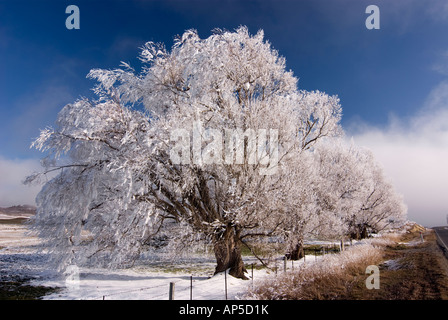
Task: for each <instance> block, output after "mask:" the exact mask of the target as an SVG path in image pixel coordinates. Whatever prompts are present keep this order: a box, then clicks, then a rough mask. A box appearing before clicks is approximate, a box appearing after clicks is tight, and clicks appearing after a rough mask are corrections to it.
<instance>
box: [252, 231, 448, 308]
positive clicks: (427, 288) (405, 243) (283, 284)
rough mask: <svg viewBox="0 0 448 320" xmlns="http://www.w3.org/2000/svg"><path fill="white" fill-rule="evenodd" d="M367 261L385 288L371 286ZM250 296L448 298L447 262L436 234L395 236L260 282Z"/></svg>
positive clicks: (290, 298)
mask: <svg viewBox="0 0 448 320" xmlns="http://www.w3.org/2000/svg"><path fill="white" fill-rule="evenodd" d="M368 265H378V266H379V270H380V288H379V289H371V290H368V289H367V288H366V284H365V281H366V279H367V277H368V275H367V274H366V273H365V270H366V267H367V266H368ZM248 298H254V299H280V300H281V299H286V300H316V299H325V300H328V299H343V300H423V299H431V300H436V299H448V260H447V259H446V258H445V257H444V255H443V252H442V251H441V250H440V248H439V247H438V245H437V243H436V239H435V235H434V232H432V231H429V232H427V233H426V234H425V242H424V243H421V241H420V233H417V232H416V233H411V234H409V233H408V234H403V235H399V236H397V235H391V236H388V237H387V238H380V239H372V240H370V241H367V242H366V243H365V244H363V245H356V246H353V247H351V248H349V249H347V250H346V251H344V252H342V253H340V254H334V255H328V256H326V257H324V258H323V259H322V260H320V261H318V262H317V263H316V264H314V265H313V264H309V263H308V264H306V265H303V266H301V268H300V269H298V270H296V271H294V272H290V273H286V274H282V275H278V276H277V277H275V278H273V279H269V280H266V281H264V282H259V283H256V284H255V286H254V288H253V289H252V290H251V292H250V293H249V296H248Z"/></svg>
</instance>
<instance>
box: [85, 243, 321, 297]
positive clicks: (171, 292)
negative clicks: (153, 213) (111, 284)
mask: <svg viewBox="0 0 448 320" xmlns="http://www.w3.org/2000/svg"><path fill="white" fill-rule="evenodd" d="M314 251H315V254H314V256H315V259H314V260H315V261H317V260H318V257H317V256H318V255H319V254H318V253H320V255H322V256H323V255H325V254H328V253H329V252H325V249H323V248H321V249H319V250H318V249H315V250H314ZM280 259H281V260H283V268H282V267H281V264H280V267H279V266H278V264H277V263H278V260H279V259H276V260H275V267H274V271H275V274H277V273H278V271H281V270H282V269H283V272H287V271H291V270H292V271H294V260H290V261H291V268H289V267H288V260H287V259H286V258H285V257H282V258H280ZM303 263H305V257H304V260H303ZM250 270H251V271H250V272H251V276H250V281H251V285H252V286H253V284H254V272H253V271H254V263H252V264H251V269H250ZM227 272H228V270H227V271H226V272H225V274H224V279H223V280H222V281H223V282H224V284H223V287H222V292H223V295H222V296H223V299H224V298H225V299H226V300H227V299H228V297H229V296H228V294H229V292H228V280H227ZM199 278H203V277H199ZM167 280H168V279H167ZM187 281H188V282H189V284H188V285H186V286H181V287H180V288H179V287H178V286H177V285H176V286H174V284H178V283H179V284H180V283H185V282H187ZM196 281H197V280H194V276H193V275H191V276H190V277H189V279H179V280H177V281H172V280H168V281H167V283H165V284H160V285H157V286H147V287H141V288H137V289H131V290H124V291H117V292H112V293H107V294H102V295H98V296H95V297H86V298H84V299H92V300H100V299H102V300H106V298H107V297H113V296H119V295H122V294H127V293H132V292H140V291H145V290H152V289H156V288H161V287H166V291H165V292H164V293H158V294H156V295H152V296H151V295H149V296H148V298H147V299H150V300H153V299H155V298H163V297H165V298H166V299H170V298H171V299H174V297H175V293H179V292H184V291H186V290H189V291H190V295H189V297H190V300H193V296H194V295H193V291H195V292H197V291H199V292H202V293H205V294H208V293H209V290H204V288H201V287H200V286H194V290H193V283H194V282H196ZM171 284H173V285H171ZM196 284H197V282H196ZM248 284H249V282H248ZM212 287H213V288H214V289H213V290H214V291H213V292H216V286H212ZM84 299H83V300H84Z"/></svg>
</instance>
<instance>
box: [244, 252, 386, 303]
mask: <svg viewBox="0 0 448 320" xmlns="http://www.w3.org/2000/svg"><path fill="white" fill-rule="evenodd" d="M381 258H382V249H381V247H380V246H378V245H373V244H371V243H363V244H359V245H354V246H351V247H350V248H348V249H347V250H345V251H343V252H341V253H339V254H331V255H326V256H324V257H323V258H322V259H320V260H318V261H317V262H311V263H308V262H307V263H304V264H302V265H300V266H299V267H298V268H295V270H294V271H291V272H287V273H282V274H278V275H277V276H276V277H273V278H266V279H265V280H262V281H258V282H256V283H255V286H254V288H253V289H251V290H249V292H248V294H247V296H246V297H245V298H247V299H261V300H263V299H267V300H301V299H306V300H308V299H337V298H338V297H337V293H336V294H335V293H334V289H335V288H336V289H337V288H338V287H344V286H346V285H348V282H347V283H345V280H344V279H346V278H347V277H346V276H347V275H350V274H352V273H353V274H356V273H364V271H365V268H366V267H367V266H368V265H371V264H377V263H378V262H379V261H380V260H381ZM341 289H342V290H344V288H341ZM327 294H328V295H327Z"/></svg>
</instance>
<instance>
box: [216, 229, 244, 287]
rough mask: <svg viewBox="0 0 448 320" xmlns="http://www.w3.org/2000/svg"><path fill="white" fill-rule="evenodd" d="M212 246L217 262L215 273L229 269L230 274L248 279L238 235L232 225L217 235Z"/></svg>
mask: <svg viewBox="0 0 448 320" xmlns="http://www.w3.org/2000/svg"><path fill="white" fill-rule="evenodd" d="M213 247H214V252H215V257H216V263H217V265H216V269H215V274H217V273H219V272H223V271H226V270H227V269H230V271H229V274H230V275H231V276H234V277H235V278H241V279H244V280H247V279H248V278H247V277H246V276H245V274H244V273H245V272H247V270H246V268H245V267H244V262H243V258H242V257H241V249H240V244H239V239H238V235H237V234H236V233H235V230H234V228H233V227H231V226H229V227H227V228H226V230H225V231H224V232H223V233H221V234H219V235H217V236H216V237H215V239H214V243H213Z"/></svg>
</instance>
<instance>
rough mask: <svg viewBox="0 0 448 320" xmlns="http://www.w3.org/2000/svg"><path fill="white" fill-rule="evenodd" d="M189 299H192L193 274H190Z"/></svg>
mask: <svg viewBox="0 0 448 320" xmlns="http://www.w3.org/2000/svg"><path fill="white" fill-rule="evenodd" d="M190 300H193V276H190Z"/></svg>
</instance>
